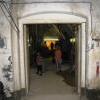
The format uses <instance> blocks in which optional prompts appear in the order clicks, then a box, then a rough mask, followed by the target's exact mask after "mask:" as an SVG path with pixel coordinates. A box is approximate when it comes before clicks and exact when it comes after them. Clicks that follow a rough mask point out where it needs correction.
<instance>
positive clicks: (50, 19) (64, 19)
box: [19, 11, 87, 93]
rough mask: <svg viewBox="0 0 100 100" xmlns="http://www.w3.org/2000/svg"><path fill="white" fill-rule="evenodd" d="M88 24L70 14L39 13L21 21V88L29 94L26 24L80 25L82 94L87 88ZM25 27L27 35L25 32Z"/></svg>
mask: <svg viewBox="0 0 100 100" xmlns="http://www.w3.org/2000/svg"><path fill="white" fill-rule="evenodd" d="M86 22H87V18H86V17H84V16H81V15H78V14H74V13H68V12H56V11H55V12H54V11H53V12H52V11H51V12H50V11H49V12H38V13H35V14H31V15H28V16H24V17H23V18H20V19H19V28H20V71H19V72H20V75H21V88H25V89H26V92H28V87H29V85H28V82H29V81H28V77H29V76H28V68H27V65H28V59H27V56H28V55H27V47H26V42H25V41H27V40H26V38H25V37H26V35H27V34H26V33H27V29H26V27H25V26H24V25H25V24H36V23H39V24H45V23H49V24H50V23H78V24H80V26H79V34H78V51H79V52H78V92H79V93H80V92H81V87H82V86H83V87H84V86H85V66H86V65H85V64H86V62H85V59H86V53H85V51H86V50H85V47H86V40H85V39H86ZM23 27H24V29H25V30H26V33H24V31H23Z"/></svg>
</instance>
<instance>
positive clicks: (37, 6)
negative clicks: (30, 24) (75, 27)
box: [0, 0, 100, 90]
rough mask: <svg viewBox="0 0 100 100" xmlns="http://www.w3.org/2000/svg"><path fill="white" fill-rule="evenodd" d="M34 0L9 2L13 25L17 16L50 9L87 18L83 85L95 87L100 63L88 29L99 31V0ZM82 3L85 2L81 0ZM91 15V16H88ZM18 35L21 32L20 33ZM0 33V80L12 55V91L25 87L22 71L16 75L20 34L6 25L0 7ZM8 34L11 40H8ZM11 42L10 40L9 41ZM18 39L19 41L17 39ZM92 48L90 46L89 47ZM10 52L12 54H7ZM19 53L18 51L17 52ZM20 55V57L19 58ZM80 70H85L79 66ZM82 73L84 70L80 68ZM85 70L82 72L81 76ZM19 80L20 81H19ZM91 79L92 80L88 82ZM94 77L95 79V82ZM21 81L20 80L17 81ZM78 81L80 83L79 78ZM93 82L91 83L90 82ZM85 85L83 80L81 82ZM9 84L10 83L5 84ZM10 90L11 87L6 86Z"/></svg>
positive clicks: (93, 31)
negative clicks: (11, 6) (97, 67)
mask: <svg viewBox="0 0 100 100" xmlns="http://www.w3.org/2000/svg"><path fill="white" fill-rule="evenodd" d="M24 1H26V2H32V1H33V0H16V1H15V0H14V2H24ZM35 1H36V2H38V3H33V4H29V5H27V4H24V5H22V4H21V5H13V9H12V12H13V16H14V20H15V22H16V24H17V25H19V24H18V22H19V20H20V19H23V18H26V17H28V16H30V15H32V14H39V13H40V12H41V11H45V12H48V11H52V12H71V13H78V14H79V15H82V16H85V17H87V18H88V26H89V27H88V28H89V29H87V30H88V32H87V34H88V35H87V36H88V37H87V39H88V43H87V47H88V48H86V52H87V56H88V59H87V61H86V63H87V66H86V67H87V68H86V73H87V74H86V75H87V81H86V83H87V87H89V88H95V87H96V86H95V85H94V84H97V85H98V83H99V80H98V77H96V62H100V47H99V46H97V43H96V42H93V41H92V39H91V32H92V34H94V33H95V34H94V35H96V34H100V28H99V26H100V13H99V9H100V7H99V5H100V1H99V0H56V2H57V1H58V2H60V1H61V2H62V1H64V2H80V3H75V4H74V3H72V4H70V3H69V4H67V3H50V4H49V3H47V4H46V3H39V2H43V1H44V2H53V1H54V0H41V1H40V0H35ZM82 2H85V3H82ZM86 2H91V3H92V6H91V7H92V8H90V4H89V3H86ZM91 18H92V19H91ZM21 34H22V33H21ZM0 35H1V37H2V38H3V40H4V41H5V43H6V45H4V46H2V44H1V47H0V80H2V81H3V82H4V83H5V81H4V80H5V78H4V76H3V71H2V68H4V66H5V65H9V60H8V58H9V56H13V69H14V80H13V81H14V83H16V85H13V86H14V89H15V90H20V89H21V88H25V83H24V80H23V81H22V79H23V78H24V73H23V74H22V76H21V78H20V71H21V70H20V66H21V65H20V63H22V62H23V54H21V56H20V55H19V48H18V46H19V44H18V41H19V40H20V37H19V36H18V35H17V32H15V31H14V30H13V28H11V27H10V24H9V22H8V21H7V19H6V18H5V16H4V14H3V13H2V11H1V9H0ZM11 37H12V39H11ZM2 38H0V39H1V40H0V41H2ZM11 41H12V42H11ZM20 42H21V40H20ZM92 44H94V48H92V47H91V46H92ZM91 48H92V49H91ZM11 51H12V52H13V54H11ZM20 52H21V51H20ZM19 56H20V59H19ZM83 70H85V69H84V68H83ZM83 72H84V71H83ZM84 74H85V73H82V76H83V79H85V77H84ZM20 80H21V81H20ZM92 80H94V81H92ZM95 80H96V81H95ZM20 82H22V83H20ZM82 83H84V82H83V81H82ZM91 83H93V84H91ZM84 84H85V83H84ZM9 87H10V85H9ZM10 89H11V88H10ZM11 90H12V89H11Z"/></svg>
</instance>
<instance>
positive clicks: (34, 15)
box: [18, 2, 91, 88]
mask: <svg viewBox="0 0 100 100" xmlns="http://www.w3.org/2000/svg"><path fill="white" fill-rule="evenodd" d="M29 6H30V7H29ZM18 9H19V10H18V18H19V25H20V23H23V24H25V23H39V22H41V19H44V20H45V21H44V22H43V21H42V22H41V23H46V22H47V23H50V21H49V22H48V19H51V23H53V22H54V23H61V22H62V23H68V22H69V23H70V22H71V21H70V20H73V22H74V23H77V22H78V21H76V19H75V18H74V17H73V18H72V19H69V18H71V16H70V17H68V19H67V17H64V15H63V14H68V13H69V14H72V15H74V14H76V15H78V16H83V17H86V18H87V19H88V20H87V23H88V29H87V33H85V34H88V35H87V36H89V34H90V33H91V13H90V3H67V2H66V3H35V4H27V5H26V4H25V5H19V7H18ZM43 13H45V16H46V17H44V14H43ZM48 13H51V15H50V14H48ZM54 13H56V14H54ZM57 13H62V15H59V14H58V15H57ZM52 14H54V16H55V18H54V17H53V15H52ZM40 16H41V17H40ZM62 16H63V17H62ZM46 19H47V20H46ZM59 19H60V20H59ZM61 19H62V20H61ZM29 20H30V21H29ZM75 21H76V22H75ZM21 27H22V26H20V27H19V28H20V29H22V28H21ZM82 36H84V35H82ZM22 37H23V31H21V33H20V39H21V40H20V43H21V45H23V38H22ZM82 45H83V47H85V44H84V42H83V44H82ZM20 49H21V51H20V53H21V59H20V61H21V64H20V65H21V73H22V74H21V78H22V79H23V80H22V82H21V83H22V84H23V85H22V88H24V86H25V77H24V70H23V69H24V53H23V48H20ZM82 52H83V53H82V55H83V56H84V54H85V53H84V52H85V50H84V51H82ZM83 56H82V57H83ZM82 60H83V61H84V60H85V59H82ZM81 73H82V75H81V85H82V87H85V63H82V71H81Z"/></svg>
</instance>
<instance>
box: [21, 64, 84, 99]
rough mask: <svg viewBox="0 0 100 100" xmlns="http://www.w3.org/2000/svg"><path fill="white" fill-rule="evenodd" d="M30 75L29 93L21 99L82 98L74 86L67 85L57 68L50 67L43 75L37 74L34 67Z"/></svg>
mask: <svg viewBox="0 0 100 100" xmlns="http://www.w3.org/2000/svg"><path fill="white" fill-rule="evenodd" d="M49 66H51V65H49ZM52 68H54V65H52ZM30 76H31V78H30V79H31V80H30V90H29V94H28V95H27V96H24V97H22V99H21V100H80V97H79V96H78V94H77V93H75V92H74V87H70V86H69V85H67V84H66V83H65V82H64V81H63V78H62V77H61V76H59V75H57V74H56V71H55V70H50V67H49V70H48V71H46V72H45V73H43V76H39V75H36V71H35V70H33V69H32V70H31V75H30ZM82 100H86V99H85V98H83V99H82Z"/></svg>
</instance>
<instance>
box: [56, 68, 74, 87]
mask: <svg viewBox="0 0 100 100" xmlns="http://www.w3.org/2000/svg"><path fill="white" fill-rule="evenodd" d="M57 75H60V76H62V77H63V78H64V80H63V81H64V82H65V83H66V84H68V85H70V86H72V87H74V86H75V72H74V71H70V69H68V70H65V71H61V72H57Z"/></svg>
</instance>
